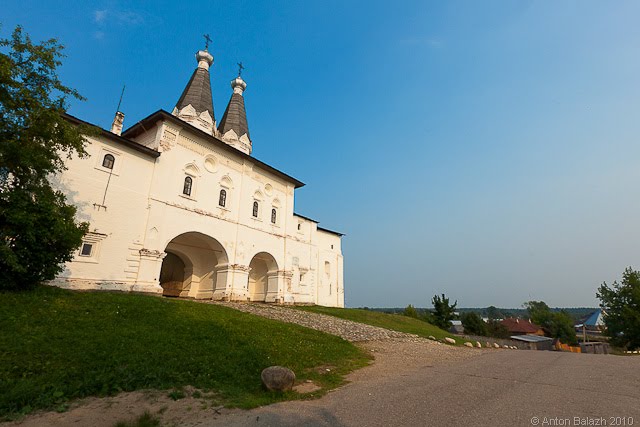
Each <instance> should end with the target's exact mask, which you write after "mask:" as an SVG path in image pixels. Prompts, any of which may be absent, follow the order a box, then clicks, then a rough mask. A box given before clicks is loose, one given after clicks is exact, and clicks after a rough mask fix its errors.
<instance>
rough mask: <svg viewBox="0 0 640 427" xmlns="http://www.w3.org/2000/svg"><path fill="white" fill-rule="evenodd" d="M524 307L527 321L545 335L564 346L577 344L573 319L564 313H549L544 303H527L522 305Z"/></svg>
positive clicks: (562, 311)
mask: <svg viewBox="0 0 640 427" xmlns="http://www.w3.org/2000/svg"><path fill="white" fill-rule="evenodd" d="M524 307H525V308H526V309H527V312H528V313H529V319H530V320H531V321H532V322H533V323H535V324H536V325H539V326H540V327H541V328H542V329H543V330H544V331H545V333H546V334H547V335H549V336H550V337H552V338H558V339H559V340H560V341H562V342H564V343H566V344H577V342H578V339H577V337H576V331H575V329H574V326H573V318H572V317H571V316H570V315H569V314H568V313H567V312H566V311H564V310H561V311H555V312H554V311H551V308H549V306H548V305H547V304H546V303H545V302H544V301H528V302H526V303H524Z"/></svg>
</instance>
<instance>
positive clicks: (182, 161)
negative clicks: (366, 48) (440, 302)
mask: <svg viewBox="0 0 640 427" xmlns="http://www.w3.org/2000/svg"><path fill="white" fill-rule="evenodd" d="M137 140H138V141H139V142H140V143H144V145H145V146H148V147H157V148H158V150H159V151H161V153H162V154H161V156H160V157H158V158H157V159H154V158H152V157H149V156H145V155H144V154H141V153H139V152H138V151H135V150H133V149H130V148H127V147H125V146H122V145H120V144H118V143H116V142H113V141H111V140H108V139H106V138H103V137H101V138H97V139H93V140H92V141H91V144H89V146H88V151H89V153H90V154H91V158H90V159H73V160H72V161H70V162H69V163H68V167H69V170H68V171H66V172H65V173H64V174H63V175H62V176H61V177H60V179H59V181H60V182H59V185H61V187H62V188H65V189H66V192H67V194H68V195H69V200H70V201H71V202H73V203H75V204H76V205H78V206H79V208H80V210H79V212H80V215H79V216H80V218H83V219H84V220H87V221H89V222H90V223H91V230H92V231H95V232H97V233H103V234H105V235H106V237H104V239H103V240H102V241H101V242H100V252H99V254H98V255H97V257H96V259H95V260H93V261H92V262H83V261H87V260H86V259H79V258H76V259H75V260H74V261H73V262H71V263H69V264H68V265H67V268H66V270H65V272H64V273H63V275H62V277H61V278H60V280H58V281H57V283H64V284H66V286H71V284H73V286H75V287H81V286H82V287H85V288H90V287H94V288H103V289H104V288H114V289H123V290H140V291H147V292H149V291H150V292H161V291H162V288H161V287H160V286H159V281H158V278H159V274H160V268H161V265H162V256H163V254H164V251H165V249H166V247H167V245H168V244H169V242H171V241H172V239H174V238H176V237H177V236H180V235H182V234H184V233H200V234H203V235H205V236H209V237H211V238H212V239H215V241H216V242H218V243H219V244H220V245H221V247H222V249H221V250H222V251H223V252H224V253H223V256H222V258H220V257H218V258H220V259H224V262H221V263H220V265H218V266H217V269H218V270H219V271H218V273H216V274H217V276H216V277H217V281H218V286H219V288H218V289H217V290H216V293H215V295H217V297H221V296H222V295H226V296H227V297H228V296H230V297H231V298H232V299H240V300H244V299H246V298H247V296H248V295H247V281H248V274H249V264H250V263H251V260H252V258H253V257H254V256H255V255H256V254H258V253H262V252H264V253H267V254H270V255H271V256H272V257H273V258H274V259H275V263H276V264H277V267H274V268H273V269H272V271H270V278H269V289H270V291H269V295H268V297H267V299H268V301H278V302H290V303H318V304H322V305H332V306H343V304H344V291H343V283H342V255H341V252H340V237H339V236H337V235H334V234H331V233H326V232H322V231H319V230H318V229H317V224H316V223H315V222H313V221H309V220H306V219H304V218H301V217H298V216H296V215H294V213H293V207H294V186H293V184H292V183H289V182H285V181H283V180H282V179H281V178H279V177H278V176H276V175H274V174H272V173H271V172H268V171H266V170H263V169H262V168H261V167H260V166H259V165H258V164H257V163H255V162H253V161H251V160H250V159H244V158H242V157H241V156H240V155H235V153H234V152H230V151H229V150H228V149H224V148H220V147H217V146H215V145H214V144H212V143H210V142H209V141H207V140H206V139H204V138H202V137H200V136H199V135H198V134H197V133H195V132H193V131H191V130H190V129H181V128H180V127H179V126H176V125H175V124H173V123H158V124H157V126H155V127H154V128H152V129H150V130H149V131H148V132H146V133H145V134H142V135H139V136H138V137H137ZM105 150H111V151H110V152H112V153H114V154H115V155H117V156H116V167H114V172H113V174H112V175H111V181H110V184H109V191H108V194H107V198H106V201H105V203H104V204H105V205H106V206H107V209H106V211H105V210H104V209H99V210H98V209H97V208H96V207H94V206H93V204H94V203H98V204H102V203H101V202H102V195H103V193H104V187H105V185H106V179H107V178H108V175H109V173H108V171H106V170H104V168H101V167H97V166H96V165H97V164H101V161H102V155H103V153H105V152H107V151H105ZM187 175H189V176H192V178H193V188H192V193H191V196H185V195H183V194H182V192H183V191H182V190H183V184H184V178H185V176H187ZM221 188H225V189H226V191H227V203H226V206H225V207H220V206H219V205H218V200H219V194H220V189H221ZM256 199H257V200H258V201H259V203H260V211H259V216H258V218H254V217H253V215H252V211H253V201H254V200H256ZM274 206H275V207H276V208H277V221H276V224H272V223H271V209H272V208H273V207H274ZM298 224H301V228H300V230H298ZM331 245H334V248H333V249H331ZM325 262H330V263H331V267H330V271H329V274H328V275H327V274H326V271H325V264H324V263H325ZM223 264H224V265H223ZM301 273H302V276H303V278H304V280H303V281H302V282H301V281H300V276H301ZM188 295H189V296H192V297H199V296H198V295H205V296H202V297H209V298H210V297H211V295H210V292H209V293H208V294H199V293H198V290H197V289H195V288H194V289H190V290H189V292H188Z"/></svg>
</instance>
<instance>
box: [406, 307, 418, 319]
mask: <svg viewBox="0 0 640 427" xmlns="http://www.w3.org/2000/svg"><path fill="white" fill-rule="evenodd" d="M402 314H403V315H405V316H407V317H413V318H414V319H417V318H418V311H417V310H416V308H415V307H414V306H412V305H411V304H409V305H408V306H407V307H406V308H405V309H404V311H403V312H402Z"/></svg>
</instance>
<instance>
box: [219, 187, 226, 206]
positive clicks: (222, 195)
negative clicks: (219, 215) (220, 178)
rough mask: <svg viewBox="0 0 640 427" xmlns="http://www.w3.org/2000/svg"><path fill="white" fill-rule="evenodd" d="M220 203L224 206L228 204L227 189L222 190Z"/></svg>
mask: <svg viewBox="0 0 640 427" xmlns="http://www.w3.org/2000/svg"><path fill="white" fill-rule="evenodd" d="M218 204H219V205H220V206H222V207H223V208H224V207H225V206H226V204H227V190H220V198H219V199H218Z"/></svg>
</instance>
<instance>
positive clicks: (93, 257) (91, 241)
mask: <svg viewBox="0 0 640 427" xmlns="http://www.w3.org/2000/svg"><path fill="white" fill-rule="evenodd" d="M106 237H107V235H106V234H102V233H93V232H89V233H87V234H85V235H84V237H83V238H82V244H81V245H80V247H79V248H78V250H77V251H76V254H75V258H74V260H73V261H74V262H84V263H89V264H98V262H99V258H100V250H101V247H102V241H103V240H104V239H105V238H106ZM85 245H91V253H90V254H89V255H82V251H83V249H84V247H85Z"/></svg>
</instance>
